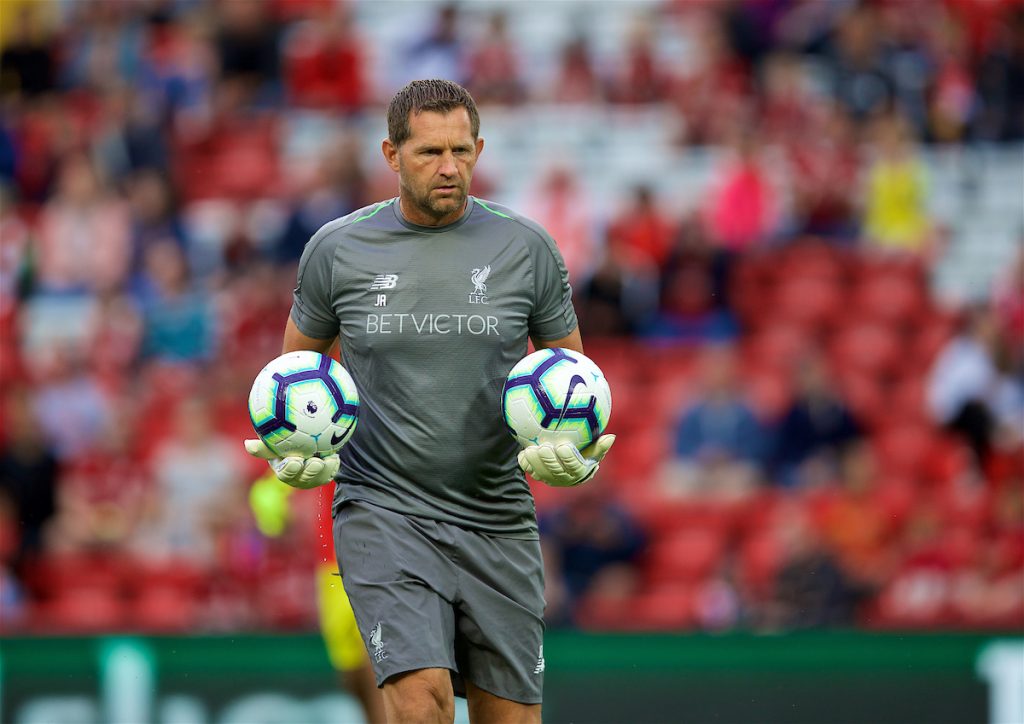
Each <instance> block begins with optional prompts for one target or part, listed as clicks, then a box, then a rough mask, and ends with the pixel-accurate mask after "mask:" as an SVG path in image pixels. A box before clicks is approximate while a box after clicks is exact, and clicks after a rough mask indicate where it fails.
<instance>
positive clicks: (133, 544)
mask: <svg viewBox="0 0 1024 724" xmlns="http://www.w3.org/2000/svg"><path fill="white" fill-rule="evenodd" d="M395 7H396V8H400V7H401V8H405V7H406V6H400V5H396V6H395ZM429 7H430V8H431V13H432V18H431V21H430V22H429V23H427V24H426V25H424V26H423V27H422V28H418V29H417V28H414V27H410V29H409V31H410V32H409V33H408V35H407V37H403V38H401V39H398V40H395V41H394V43H395V45H394V47H376V46H374V45H373V43H372V42H371V39H372V38H378V37H379V36H377V35H373V34H372V33H371V32H370V30H369V28H367V27H366V25H365V24H362V23H361V21H360V18H361V17H362V14H361V13H362V11H363V10H365V5H361V4H359V3H354V2H353V3H345V2H336V1H335V0H210V1H209V2H204V1H200V0H74V1H71V0H69V1H67V2H46V3H40V2H33V1H31V0H22V1H20V2H19V1H16V0H9V1H7V2H3V3H0V28H2V41H0V42H2V45H0V49H2V50H0V350H2V352H0V384H2V390H3V394H2V416H0V627H4V628H7V627H10V628H15V629H16V628H19V627H20V628H27V629H31V628H34V627H53V626H58V627H59V626H61V625H66V626H70V627H72V628H73V627H75V626H78V627H80V628H88V627H90V626H92V627H97V626H103V625H108V624H109V625H122V626H124V625H134V624H133V623H132V622H141V623H138V625H140V626H143V627H145V626H147V625H149V626H160V625H163V626H166V627H174V626H181V627H191V626H198V627H207V628H233V627H247V626H268V625H269V626H273V625H309V624H310V623H311V622H312V621H313V620H314V618H313V606H314V604H315V602H314V599H313V596H312V578H311V576H307V575H305V571H306V569H307V568H308V566H309V565H310V563H311V561H312V560H313V558H315V556H316V554H317V551H318V549H317V548H316V546H314V545H313V544H312V543H310V541H311V540H312V536H313V534H312V533H308V531H307V533H308V534H307V533H303V532H302V529H301V526H293V533H292V534H291V536H290V537H285V538H283V539H280V540H272V541H268V540H266V539H265V538H263V537H262V536H261V535H260V534H259V533H258V531H257V530H256V528H255V526H254V524H253V521H252V519H251V516H250V514H249V511H248V508H247V505H246V491H247V488H248V486H249V484H250V483H251V481H252V480H253V479H254V477H255V476H257V475H258V474H260V473H262V472H263V469H264V466H263V463H261V462H260V461H253V460H251V459H248V458H247V457H246V456H245V454H244V452H243V450H242V447H241V445H240V444H239V443H240V441H241V440H242V439H243V437H245V436H247V435H249V434H250V432H251V431H250V430H249V422H248V419H247V417H246V413H245V407H244V405H243V404H242V401H243V400H244V398H245V396H246V394H247V392H248V387H249V385H250V383H251V380H252V379H253V377H254V376H255V374H256V372H257V371H258V370H259V369H260V368H261V367H262V365H263V364H264V363H265V362H266V361H267V360H268V359H270V358H272V357H274V356H276V354H277V353H278V351H279V349H280V339H281V333H282V330H283V327H284V321H285V319H286V315H287V313H288V308H289V305H290V292H291V285H292V281H293V279H294V265H295V264H296V262H297V259H298V257H299V255H300V253H301V251H302V248H303V245H304V244H305V242H306V240H307V239H308V238H309V237H310V235H311V234H312V233H313V232H315V231H316V229H318V228H319V227H320V226H321V225H322V224H323V223H325V222H327V221H329V220H331V219H333V218H337V217H339V216H342V215H344V214H346V213H348V212H349V211H352V210H354V209H356V208H359V207H360V206H363V205H365V204H367V203H370V202H372V201H375V200H378V199H381V198H386V197H390V196H393V195H394V194H395V190H394V180H393V178H391V177H390V176H389V175H388V173H387V172H386V169H385V168H384V167H383V165H382V164H380V163H379V161H377V162H375V160H374V159H375V154H376V148H366V147H365V144H364V138H363V135H361V134H362V130H361V129H362V128H363V125H361V124H364V123H365V122H366V119H368V118H374V119H376V118H377V117H382V116H383V104H386V102H387V100H388V98H389V97H390V94H391V93H392V92H393V91H394V90H395V89H396V88H397V87H398V86H400V85H401V84H403V83H404V82H406V81H407V80H410V79H412V78H414V77H430V76H438V77H446V78H450V79H453V80H457V81H460V82H462V83H464V84H465V85H466V86H467V87H468V88H469V89H470V90H471V92H472V93H473V94H474V97H475V98H476V99H477V101H478V103H480V105H481V108H482V115H483V119H484V120H483V130H484V135H485V136H486V129H487V117H488V115H489V114H496V113H500V112H501V109H502V108H512V107H515V108H532V107H540V106H544V107H546V108H550V107H555V108H557V107H562V106H565V107H569V106H572V107H583V108H587V107H590V108H594V109H599V108H600V109H608V108H613V109H614V108H640V107H657V108H662V109H664V110H665V111H666V115H665V119H666V120H665V124H666V125H667V126H668V128H669V130H670V132H671V135H672V138H673V143H674V144H676V146H677V147H678V148H679V149H685V148H690V147H696V146H701V147H703V146H708V147H713V148H717V149H723V151H724V152H723V153H722V154H721V155H720V160H719V161H718V165H717V168H716V169H715V173H714V182H713V183H712V185H711V186H710V187H709V188H708V189H707V190H706V191H705V192H702V194H701V196H700V197H699V198H691V199H679V200H676V202H672V201H671V200H666V199H665V198H664V194H663V192H662V189H660V188H659V180H658V179H657V178H649V179H647V180H646V181H644V182H643V183H638V184H636V185H634V186H632V187H624V188H621V189H620V190H619V192H620V196H621V198H622V199H625V201H624V203H622V204H618V205H615V206H614V207H609V208H604V207H602V206H600V205H599V204H598V203H596V202H595V201H594V200H593V199H589V198H588V192H587V187H586V179H584V178H580V177H579V176H578V175H577V174H576V173H575V172H574V171H572V170H570V168H569V167H568V166H562V165H559V164H549V163H547V161H546V160H545V159H537V173H536V177H537V178H538V181H537V183H536V188H535V189H533V193H532V194H531V196H530V198H529V199H526V200H525V202H524V206H523V207H522V208H521V209H520V210H521V211H523V212H524V213H526V214H527V215H530V216H532V217H534V218H536V219H537V220H538V221H539V222H541V223H542V224H543V225H544V226H545V227H546V228H547V229H548V230H549V231H550V232H551V233H552V235H553V236H554V237H555V239H556V240H557V241H558V243H559V246H560V247H561V249H562V252H563V255H564V256H565V258H566V262H567V265H568V266H569V269H570V273H571V276H572V282H573V286H574V289H575V294H576V304H577V309H578V312H579V315H580V319H581V325H582V329H583V332H584V335H585V337H586V338H587V340H588V351H591V354H592V356H593V357H594V358H595V360H596V361H597V362H598V363H599V364H601V365H602V367H604V368H605V370H606V372H607V373H608V376H609V379H610V380H611V381H612V387H613V390H614V391H615V395H616V398H615V399H616V412H615V416H614V417H613V423H612V426H613V427H615V428H616V432H619V433H620V437H621V438H622V443H623V444H622V445H620V446H618V448H621V449H617V451H616V454H613V455H612V456H611V457H610V458H609V465H608V466H607V467H608V470H607V474H605V475H604V478H605V480H603V481H602V482H601V483H600V484H596V485H594V486H593V487H592V488H590V487H588V488H587V489H584V490H581V491H580V494H579V495H574V496H572V497H571V498H570V497H569V496H564V497H557V498H556V497H551V496H550V491H547V490H539V491H538V506H539V510H540V511H541V514H542V528H543V531H544V535H545V546H546V547H547V548H548V562H549V565H550V566H551V571H550V573H549V592H548V597H549V602H550V615H551V620H552V622H554V623H561V624H572V625H579V626H589V627H597V628H602V627H604V628H628V627H631V626H640V627H648V628H689V627H701V628H728V627H731V626H739V625H750V626H755V627H767V628H772V627H776V628H778V627H799V626H815V625H846V624H851V623H855V622H862V623H863V622H870V621H879V620H883V621H885V620H888V621H896V622H902V623H904V624H908V623H909V624H915V623H916V624H920V625H949V624H951V623H957V622H959V623H967V624H970V625H1009V624H1019V623H1020V621H1021V620H1022V619H1024V593H1022V592H1024V581H1022V580H1021V579H1022V577H1024V493H1022V486H1024V478H1022V471H1021V466H1020V464H1019V463H1020V453H1021V442H1022V435H1024V419H1022V416H1024V412H1022V410H1024V393H1022V384H1024V383H1022V380H1024V356H1022V349H1024V255H1022V256H1019V257H1018V258H1017V259H1016V260H1011V259H1007V260H1006V264H1005V265H1004V268H1005V276H1004V277H1002V278H999V279H995V280H993V284H992V290H993V291H992V296H991V298H990V299H979V300H975V303H974V304H973V305H972V306H971V307H969V308H967V309H962V310H949V309H945V308H943V307H941V306H940V305H939V304H937V303H936V301H935V300H934V299H933V297H932V294H931V292H930V289H929V284H928V277H929V270H930V268H931V266H932V265H933V264H934V263H935V261H936V259H938V258H940V257H941V255H942V253H943V250H944V245H945V244H946V243H947V241H946V238H945V234H944V230H943V229H942V228H941V225H938V224H936V223H935V222H934V220H933V219H931V218H930V216H929V214H928V204H927V202H928V192H929V187H928V178H927V173H926V171H925V168H924V166H923V164H922V162H921V160H920V158H919V154H920V150H921V148H922V146H923V145H924V144H933V145H942V146H948V147H954V148H957V147H963V148H967V147H970V146H972V145H976V144H996V147H997V148H998V147H999V146H998V144H1002V143H1006V142H1019V141H1022V140H1024V8H1022V6H1021V5H1020V4H1019V3H1017V2H1014V1H1013V0H989V1H982V0H944V2H933V1H929V0H892V1H884V0H879V1H877V2H852V1H850V2H845V1H836V2H820V1H818V0H677V1H675V2H673V1H671V0H666V1H665V2H661V3H639V4H637V5H636V6H635V8H633V9H631V10H630V12H629V13H628V15H629V22H628V23H626V24H624V25H623V27H621V28H619V38H618V41H619V42H617V43H616V44H609V43H604V42H599V41H600V40H601V38H598V37H596V36H595V34H594V33H593V32H592V31H591V32H589V33H588V32H587V30H586V27H587V25H586V23H580V24H579V26H578V27H579V30H578V32H574V33H571V34H569V35H568V36H567V37H565V38H563V39H562V41H561V45H560V46H559V47H558V48H557V49H552V50H553V51H554V52H550V53H548V54H546V55H537V54H533V53H530V52H528V48H529V47H530V46H529V38H527V37H524V36H523V35H522V34H517V28H518V27H520V25H521V24H520V23H518V22H517V21H519V20H521V16H522V13H518V12H513V11H511V9H510V10H509V11H501V10H494V6H492V5H488V6H487V9H486V10H482V9H480V8H479V7H477V6H474V4H473V3H466V4H463V5H455V4H433V5H431V6H429ZM510 7H511V6H510ZM575 7H578V12H584V10H585V6H584V5H583V4H578V5H576V6H575ZM622 7H633V6H629V5H626V6H622ZM541 8H542V6H540V5H538V6H536V7H535V8H534V10H531V12H542V10H541ZM394 22H395V23H400V22H401V17H399V16H398V15H396V17H395V18H394ZM381 59H386V62H385V61H384V60H381ZM780 169H781V170H782V171H781V172H780ZM474 188H475V191H476V193H479V194H480V195H483V196H488V195H489V194H494V193H498V194H500V191H501V180H500V178H487V177H486V176H482V177H481V178H480V179H479V180H477V181H476V182H475V186H474ZM499 200H502V199H500V198H499ZM590 340H593V345H591V344H590ZM614 458H617V459H618V462H616V461H615V460H613V459H614ZM567 500H568V502H567ZM311 505H312V503H311ZM311 510H312V508H311ZM300 515H305V516H307V518H309V517H310V516H315V513H311V512H308V511H307V512H306V513H301V514H300ZM307 527H308V528H315V526H314V525H312V524H311V525H310V526H307ZM922 571H923V572H924V573H922ZM58 582H59V585H58ZM307 588H308V590H307ZM128 602H130V610H131V611H133V612H135V613H133V614H131V615H130V616H132V615H134V616H137V618H131V617H130V616H129V617H128V618H125V617H124V616H125V614H124V613H123V611H124V610H126V609H125V606H129V603H128ZM901 617H902V618H901ZM75 622H77V623H75Z"/></svg>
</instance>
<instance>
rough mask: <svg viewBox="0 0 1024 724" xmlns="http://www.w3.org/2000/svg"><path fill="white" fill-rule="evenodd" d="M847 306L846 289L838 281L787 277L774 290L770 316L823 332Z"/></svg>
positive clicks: (822, 278) (811, 277) (810, 277)
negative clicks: (822, 329) (821, 328)
mask: <svg viewBox="0 0 1024 724" xmlns="http://www.w3.org/2000/svg"><path fill="white" fill-rule="evenodd" d="M845 302H846V292H845V288H844V287H843V285H842V283H840V282H839V281H837V280H836V279H833V278H831V277H818V276H796V277H787V278H785V279H784V281H781V282H780V283H779V285H778V286H777V287H776V289H775V294H774V298H773V302H772V307H771V313H772V316H773V318H775V319H778V320H782V321H786V322H790V323H794V324H799V325H803V326H806V327H811V328H820V327H823V326H825V325H827V324H830V323H833V322H835V321H836V320H837V319H838V318H839V316H840V315H841V313H842V311H843V306H844V304H845Z"/></svg>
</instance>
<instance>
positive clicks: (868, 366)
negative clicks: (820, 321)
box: [831, 322, 905, 375]
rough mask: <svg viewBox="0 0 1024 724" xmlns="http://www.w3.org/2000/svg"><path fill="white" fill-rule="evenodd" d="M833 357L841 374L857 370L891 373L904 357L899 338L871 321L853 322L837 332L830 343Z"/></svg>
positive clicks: (868, 372)
mask: <svg viewBox="0 0 1024 724" xmlns="http://www.w3.org/2000/svg"><path fill="white" fill-rule="evenodd" d="M831 351H832V360H833V362H834V364H835V368H836V370H837V371H839V373H840V375H842V373H843V372H844V371H856V372H862V373H866V374H872V375H883V374H888V373H892V372H894V371H895V370H896V369H898V368H899V366H900V365H901V364H902V363H903V362H904V360H905V350H904V348H903V344H902V340H901V339H900V337H899V335H897V334H896V333H895V332H894V331H893V330H892V329H891V328H890V327H887V326H884V325H880V324H876V323H873V322H861V323H854V324H851V325H850V326H848V327H846V328H845V329H843V330H842V331H840V332H839V333H838V334H837V335H836V337H835V340H834V341H833V343H832V350H831Z"/></svg>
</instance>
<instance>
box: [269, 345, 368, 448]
mask: <svg viewBox="0 0 1024 724" xmlns="http://www.w3.org/2000/svg"><path fill="white" fill-rule="evenodd" d="M358 417H359V393H358V392H357V391H356V384H355V382H354V381H353V380H352V376H351V375H350V374H349V373H348V371H347V370H346V369H345V368H344V367H342V366H341V365H340V364H338V363H337V362H335V361H334V360H333V359H331V358H330V357H327V356H326V355H322V354H320V353H319V352H289V353H287V354H283V355H281V356H280V357H278V358H277V359H275V360H272V361H271V362H270V363H268V364H267V366H266V367H264V368H263V369H262V370H261V371H260V373H259V374H258V375H256V381H255V382H253V383H252V390H251V391H250V392H249V419H250V420H252V426H253V429H255V430H256V434H257V435H259V436H260V439H261V440H263V442H265V443H266V444H267V447H269V448H270V449H271V450H273V451H274V452H275V453H277V454H278V455H279V456H281V457H288V456H298V457H302V458H310V457H314V456H316V457H326V456H328V455H333V454H334V453H336V452H337V451H338V450H340V449H341V447H342V446H343V445H344V444H345V443H346V442H348V440H349V438H350V437H352V433H353V432H355V429H356V421H357V419H358Z"/></svg>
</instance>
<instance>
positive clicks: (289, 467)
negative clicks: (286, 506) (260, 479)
mask: <svg viewBox="0 0 1024 724" xmlns="http://www.w3.org/2000/svg"><path fill="white" fill-rule="evenodd" d="M245 451H246V452H247V453H249V454H250V455H252V456H253V457H257V458H260V459H262V460H266V461H267V462H268V463H269V464H270V467H271V468H272V469H273V471H274V474H275V475H277V479H278V480H280V481H281V482H282V483H285V484H287V485H291V486H292V487H293V488H300V489H302V490H307V489H309V488H318V487H320V486H321V485H326V484H327V483H329V482H331V481H332V480H334V476H335V474H336V473H337V472H338V468H339V467H341V459H340V458H339V457H338V456H337V454H335V455H328V456H327V457H325V458H300V457H285V458H282V457H278V456H277V453H275V452H274V451H273V450H271V449H270V448H269V447H267V445H266V443H265V442H263V441H262V440H246V441H245Z"/></svg>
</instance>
